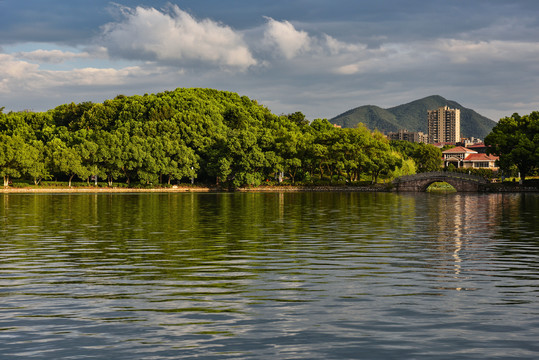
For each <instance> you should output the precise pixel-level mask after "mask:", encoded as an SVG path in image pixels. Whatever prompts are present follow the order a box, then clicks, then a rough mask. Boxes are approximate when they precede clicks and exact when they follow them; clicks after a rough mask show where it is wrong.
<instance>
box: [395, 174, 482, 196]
mask: <svg viewBox="0 0 539 360" xmlns="http://www.w3.org/2000/svg"><path fill="white" fill-rule="evenodd" d="M435 182H446V183H448V184H450V185H452V186H453V187H454V188H455V189H456V190H457V191H459V192H482V191H488V190H489V184H490V183H489V182H488V181H487V180H485V179H484V178H482V177H480V176H476V175H469V174H461V173H456V172H450V171H447V172H446V171H443V172H442V171H438V172H428V173H419V174H415V175H406V176H401V177H399V178H396V179H395V180H393V185H395V189H396V190H397V191H414V192H423V191H427V188H428V187H429V186H430V185H431V184H432V183H435Z"/></svg>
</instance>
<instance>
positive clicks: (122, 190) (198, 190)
mask: <svg viewBox="0 0 539 360" xmlns="http://www.w3.org/2000/svg"><path fill="white" fill-rule="evenodd" d="M323 191H331V192H390V191H392V190H390V189H388V188H387V187H380V186H357V187H356V186H258V187H252V188H237V189H234V190H229V189H224V188H217V187H205V186H201V187H196V186H195V187H187V186H176V187H167V188H146V189H144V188H141V189H137V188H116V187H112V188H109V187H71V188H70V187H22V188H13V187H7V188H6V187H1V188H0V194H32V193H36V194H38V193H189V192H193V193H209V192H323Z"/></svg>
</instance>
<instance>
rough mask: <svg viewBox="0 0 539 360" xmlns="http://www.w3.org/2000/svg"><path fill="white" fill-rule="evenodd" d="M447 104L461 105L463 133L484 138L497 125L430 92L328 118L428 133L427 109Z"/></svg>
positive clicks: (386, 129) (350, 124) (384, 129)
mask: <svg viewBox="0 0 539 360" xmlns="http://www.w3.org/2000/svg"><path fill="white" fill-rule="evenodd" d="M446 105H447V106H449V107H450V108H451V109H460V131H461V134H462V136H463V137H471V136H474V137H478V138H481V139H484V138H485V136H487V134H488V133H489V132H490V131H491V130H492V128H493V127H494V126H495V125H496V122H494V121H492V120H490V119H489V118H486V117H484V116H482V115H480V114H478V113H476V112H475V111H474V110H472V109H468V108H465V107H464V106H462V105H460V104H459V103H457V102H455V101H452V100H446V99H444V98H443V97H441V96H439V95H433V96H428V97H426V98H423V99H419V100H415V101H412V102H410V103H407V104H403V105H399V106H395V107H392V108H389V109H382V108H381V107H378V106H374V105H364V106H360V107H357V108H355V109H352V110H348V111H347V112H345V113H342V114H340V115H338V116H335V117H334V118H332V119H330V120H329V121H330V122H331V123H333V124H336V125H340V126H342V127H354V126H356V125H357V124H358V123H360V122H361V123H364V124H365V125H366V126H367V127H368V128H369V129H372V130H374V129H378V130H380V131H382V132H385V133H387V132H391V131H398V130H399V129H406V130H408V131H422V132H424V133H426V132H427V110H434V109H437V108H439V107H440V106H446Z"/></svg>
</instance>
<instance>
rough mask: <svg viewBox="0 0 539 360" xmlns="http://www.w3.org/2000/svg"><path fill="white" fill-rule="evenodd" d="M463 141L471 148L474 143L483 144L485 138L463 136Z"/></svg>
mask: <svg viewBox="0 0 539 360" xmlns="http://www.w3.org/2000/svg"><path fill="white" fill-rule="evenodd" d="M461 142H462V144H463V146H464V147H467V148H469V147H470V146H472V145H477V144H482V143H483V140H481V139H478V138H475V137H473V136H472V137H470V138H462V139H461Z"/></svg>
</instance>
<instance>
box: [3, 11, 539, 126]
mask: <svg viewBox="0 0 539 360" xmlns="http://www.w3.org/2000/svg"><path fill="white" fill-rule="evenodd" d="M177 87H208V88H215V89H219V90H229V91H233V92H237V93H239V94H240V95H247V96H248V97H250V98H252V99H256V100H258V101H259V102H260V103H262V104H264V105H266V106H267V107H268V108H270V109H271V110H272V112H274V113H276V114H282V113H290V112H295V111H302V112H303V113H304V114H306V115H307V117H308V118H309V119H311V120H312V119H315V118H331V117H333V116H336V115H338V114H340V113H342V112H344V111H346V110H349V109H351V108H354V107H357V106H360V105H367V104H372V105H379V106H382V107H391V106H395V105H399V104H403V103H407V102H409V101H413V100H416V99H419V98H422V97H425V96H429V95H441V96H443V97H445V98H447V99H450V100H455V101H457V102H459V103H460V104H461V105H463V106H466V107H469V108H472V109H474V110H476V111H478V112H479V113H481V114H482V115H485V116H487V117H489V118H491V119H493V120H498V119H499V118H501V117H504V116H509V115H511V114H512V113H514V112H518V113H520V114H528V113H530V112H531V111H535V110H539V1H537V0H506V1H504V0H473V1H464V0H428V1H426V0H393V1H389V0H388V1H385V0H377V1H372V0H331V1H324V0H286V1H283V0H272V1H257V0H234V1H233V0H230V1H223V0H185V1H180V0H170V1H160V0H155V1H146V0H116V1H114V2H113V1H106V0H91V1H88V0H54V1H53V0H0V107H2V106H4V107H5V108H6V110H8V111H9V110H14V111H18V110H24V109H31V110H35V111H43V110H47V109H50V108H54V107H56V106H58V105H60V104H64V103H69V102H75V103H78V102H82V101H94V102H101V101H103V100H105V99H108V98H113V97H114V96H116V95H118V94H124V95H133V94H141V95H142V94H144V93H155V92H161V91H164V90H173V89H175V88H177Z"/></svg>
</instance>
